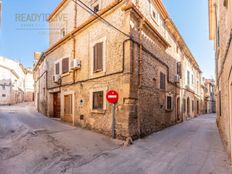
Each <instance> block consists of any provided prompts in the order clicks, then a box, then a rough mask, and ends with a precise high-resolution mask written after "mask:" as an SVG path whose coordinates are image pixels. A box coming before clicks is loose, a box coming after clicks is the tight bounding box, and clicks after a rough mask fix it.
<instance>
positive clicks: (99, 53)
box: [93, 42, 103, 72]
mask: <svg viewBox="0 0 232 174" xmlns="http://www.w3.org/2000/svg"><path fill="white" fill-rule="evenodd" d="M93 57H94V58H93V59H94V61H93V62H94V65H93V66H94V67H93V71H94V72H99V71H102V70H103V42H100V43H97V44H95V45H94V47H93Z"/></svg>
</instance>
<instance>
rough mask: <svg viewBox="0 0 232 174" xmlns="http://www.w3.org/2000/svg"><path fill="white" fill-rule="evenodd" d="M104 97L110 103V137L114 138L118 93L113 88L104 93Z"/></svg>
mask: <svg viewBox="0 0 232 174" xmlns="http://www.w3.org/2000/svg"><path fill="white" fill-rule="evenodd" d="M106 99H107V101H108V102H109V103H112V138H113V139H115V138H116V135H115V109H116V103H117V102H118V93H117V92H116V91H114V90H110V91H108V92H107V94H106Z"/></svg>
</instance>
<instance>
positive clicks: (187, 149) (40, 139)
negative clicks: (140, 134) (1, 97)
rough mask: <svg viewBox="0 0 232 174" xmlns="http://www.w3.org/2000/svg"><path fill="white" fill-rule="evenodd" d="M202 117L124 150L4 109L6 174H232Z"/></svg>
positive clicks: (27, 109)
mask: <svg viewBox="0 0 232 174" xmlns="http://www.w3.org/2000/svg"><path fill="white" fill-rule="evenodd" d="M215 119H216V116H215V115H213V114H211V115H203V116H201V117H198V118H196V119H193V120H190V121H187V122H184V123H181V124H178V125H176V126H173V127H170V128H167V129H165V130H163V131H160V132H158V133H154V134H153V135H151V136H149V137H147V138H144V139H140V140H138V141H135V142H134V144H133V145H132V146H129V147H123V146H122V142H121V141H117V140H115V141H113V140H111V139H110V138H109V137H106V136H103V135H100V134H97V133H93V132H90V131H88V130H83V129H81V128H75V127H72V126H69V125H67V124H65V123H62V122H59V121H56V120H52V119H49V118H46V117H44V116H43V115H41V114H39V113H37V112H35V109H34V108H33V107H32V104H28V103H27V104H20V105H17V106H1V107H0V173H1V174H16V173H17V174H59V173H67V174H72V173H73V174H93V173H94V174H109V173H111V174H231V173H232V168H231V167H230V166H229V163H228V161H227V155H226V153H225V151H224V148H223V145H222V142H221V140H220V137H219V133H218V130H217V128H216V124H215Z"/></svg>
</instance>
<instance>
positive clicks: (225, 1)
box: [223, 0, 228, 8]
mask: <svg viewBox="0 0 232 174" xmlns="http://www.w3.org/2000/svg"><path fill="white" fill-rule="evenodd" d="M223 5H224V7H226V8H227V7H228V0H224V3H223Z"/></svg>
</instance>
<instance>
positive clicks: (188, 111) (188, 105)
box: [187, 97, 190, 117]
mask: <svg viewBox="0 0 232 174" xmlns="http://www.w3.org/2000/svg"><path fill="white" fill-rule="evenodd" d="M187 114H188V117H190V99H189V97H188V98H187Z"/></svg>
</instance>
